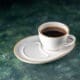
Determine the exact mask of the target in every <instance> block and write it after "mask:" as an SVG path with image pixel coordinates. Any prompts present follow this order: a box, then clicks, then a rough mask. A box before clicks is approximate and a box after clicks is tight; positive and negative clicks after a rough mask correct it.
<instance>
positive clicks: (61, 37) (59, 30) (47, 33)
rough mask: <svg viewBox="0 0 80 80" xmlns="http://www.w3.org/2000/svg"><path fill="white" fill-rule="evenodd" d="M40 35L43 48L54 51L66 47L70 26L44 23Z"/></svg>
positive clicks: (39, 29)
mask: <svg viewBox="0 0 80 80" xmlns="http://www.w3.org/2000/svg"><path fill="white" fill-rule="evenodd" d="M38 33H39V39H40V43H41V47H42V48H43V49H44V50H48V51H54V50H58V49H60V48H61V47H64V45H65V43H66V41H67V38H68V36H69V35H70V34H69V28H68V26H67V25H66V24H63V23H60V22H46V23H43V24H41V25H40V26H39V28H38ZM66 45H67V44H66ZM68 45H69V44H68Z"/></svg>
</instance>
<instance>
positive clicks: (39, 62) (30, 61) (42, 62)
mask: <svg viewBox="0 0 80 80" xmlns="http://www.w3.org/2000/svg"><path fill="white" fill-rule="evenodd" d="M30 37H38V35H32V36H28V37H25V38H23V39H21V40H20V41H18V42H17V43H16V44H15V46H14V54H15V56H16V57H17V58H18V59H19V60H21V61H23V62H25V63H30V64H44V63H48V62H51V61H55V60H58V59H60V58H62V57H63V56H65V55H67V54H68V53H69V52H71V51H72V50H73V49H74V47H75V43H74V44H73V45H71V49H70V50H69V51H68V52H65V53H64V54H62V55H60V56H58V57H55V58H53V59H48V60H47V59H46V61H45V60H44V61H34V60H29V59H27V58H26V57H23V58H24V59H23V58H21V57H20V56H19V55H18V54H20V53H18V52H17V51H16V48H17V45H18V44H19V43H20V42H21V41H23V40H24V39H27V38H30Z"/></svg>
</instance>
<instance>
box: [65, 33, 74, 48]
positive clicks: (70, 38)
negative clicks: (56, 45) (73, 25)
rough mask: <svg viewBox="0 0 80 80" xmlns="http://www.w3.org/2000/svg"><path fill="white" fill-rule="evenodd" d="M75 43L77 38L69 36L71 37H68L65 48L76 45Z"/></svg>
mask: <svg viewBox="0 0 80 80" xmlns="http://www.w3.org/2000/svg"><path fill="white" fill-rule="evenodd" d="M75 41H76V38H75V36H74V35H71V34H70V35H69V36H67V40H66V43H65V44H64V46H66V47H67V46H71V45H72V44H74V43H75Z"/></svg>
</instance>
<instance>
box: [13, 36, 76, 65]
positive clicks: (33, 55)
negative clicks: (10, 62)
mask: <svg viewBox="0 0 80 80" xmlns="http://www.w3.org/2000/svg"><path fill="white" fill-rule="evenodd" d="M69 40H72V39H71V38H69ZM37 42H39V37H38V35H35V36H30V37H27V38H24V39H22V40H20V41H19V42H18V43H17V44H16V45H15V47H14V54H15V56H16V57H17V58H18V59H19V60H21V61H23V62H26V63H31V64H42V63H47V62H50V61H54V60H57V59H59V58H61V57H63V56H65V55H66V54H68V53H69V52H70V51H71V50H72V49H73V48H74V46H75V42H74V43H73V44H72V45H70V46H66V47H63V48H62V49H60V50H58V51H51V52H46V51H44V50H43V49H42V48H41V46H40V45H39V44H37Z"/></svg>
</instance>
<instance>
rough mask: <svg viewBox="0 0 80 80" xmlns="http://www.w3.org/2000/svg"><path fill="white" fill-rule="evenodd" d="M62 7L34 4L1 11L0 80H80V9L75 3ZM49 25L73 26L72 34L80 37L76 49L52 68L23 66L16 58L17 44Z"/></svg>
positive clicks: (51, 3)
mask: <svg viewBox="0 0 80 80" xmlns="http://www.w3.org/2000/svg"><path fill="white" fill-rule="evenodd" d="M59 3H60V4H59ZM59 3H58V2H56V4H55V2H49V1H40V2H38V1H36V2H34V1H33V2H32V3H30V2H29V4H28V3H27V4H26V3H25V4H23V3H19V4H18V3H16V4H15V3H14V4H13V5H12V6H9V7H8V8H6V7H5V8H1V9H0V80H80V6H79V3H78V5H77V4H75V2H74V3H72V4H69V5H68V3H67V4H66V3H64V2H63V3H62V2H59ZM46 21H60V22H63V23H66V24H67V25H69V28H70V30H71V31H70V32H71V34H74V35H75V36H76V37H77V42H76V47H75V48H74V50H73V51H72V52H70V54H68V55H67V56H65V57H63V58H62V59H59V60H57V61H55V62H51V63H48V64H42V65H32V64H27V63H24V62H21V61H20V60H18V59H17V58H16V57H15V56H14V54H13V47H14V45H15V43H16V42H17V41H19V40H20V39H22V38H24V37H27V36H30V35H35V34H37V28H38V26H39V25H40V24H41V23H43V22H46Z"/></svg>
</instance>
